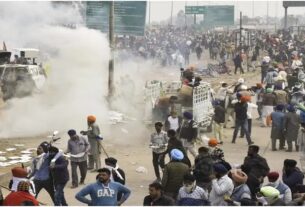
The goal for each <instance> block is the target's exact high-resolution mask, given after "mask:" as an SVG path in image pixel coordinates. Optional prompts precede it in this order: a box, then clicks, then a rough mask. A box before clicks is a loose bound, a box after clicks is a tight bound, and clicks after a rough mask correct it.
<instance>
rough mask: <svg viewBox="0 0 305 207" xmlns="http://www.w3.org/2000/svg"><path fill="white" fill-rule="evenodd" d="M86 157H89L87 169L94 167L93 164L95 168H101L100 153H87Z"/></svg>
mask: <svg viewBox="0 0 305 207" xmlns="http://www.w3.org/2000/svg"><path fill="white" fill-rule="evenodd" d="M88 159H89V167H88V168H89V169H94V165H95V169H96V170H98V169H100V168H101V165H102V164H101V157H100V154H94V155H91V154H90V155H88Z"/></svg>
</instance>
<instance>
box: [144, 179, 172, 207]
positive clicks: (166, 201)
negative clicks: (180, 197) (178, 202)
mask: <svg viewBox="0 0 305 207" xmlns="http://www.w3.org/2000/svg"><path fill="white" fill-rule="evenodd" d="M174 205H175V201H174V199H172V198H171V197H169V196H166V195H164V194H163V192H162V185H161V184H160V183H158V182H155V183H152V184H150V185H149V195H148V196H145V198H144V201H143V206H174Z"/></svg>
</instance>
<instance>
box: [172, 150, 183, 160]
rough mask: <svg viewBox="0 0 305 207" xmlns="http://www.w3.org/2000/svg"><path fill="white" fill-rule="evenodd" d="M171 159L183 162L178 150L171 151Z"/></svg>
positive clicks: (181, 154)
mask: <svg viewBox="0 0 305 207" xmlns="http://www.w3.org/2000/svg"><path fill="white" fill-rule="evenodd" d="M171 158H172V159H173V160H183V158H184V155H183V153H182V152H181V151H180V150H178V149H172V151H171Z"/></svg>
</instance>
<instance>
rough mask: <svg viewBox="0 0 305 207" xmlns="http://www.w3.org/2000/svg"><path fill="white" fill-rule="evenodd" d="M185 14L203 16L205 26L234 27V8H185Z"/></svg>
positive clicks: (226, 6) (225, 6) (223, 6)
mask: <svg viewBox="0 0 305 207" xmlns="http://www.w3.org/2000/svg"><path fill="white" fill-rule="evenodd" d="M185 14H203V15H204V20H203V25H205V26H228V25H234V6H230V5H219V6H185Z"/></svg>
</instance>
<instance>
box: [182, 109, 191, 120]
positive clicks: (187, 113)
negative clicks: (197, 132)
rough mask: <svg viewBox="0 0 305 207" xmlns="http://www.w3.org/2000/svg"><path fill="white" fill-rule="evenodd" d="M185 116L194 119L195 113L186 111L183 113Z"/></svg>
mask: <svg viewBox="0 0 305 207" xmlns="http://www.w3.org/2000/svg"><path fill="white" fill-rule="evenodd" d="M183 117H185V118H187V119H193V114H192V113H190V112H188V111H186V112H184V113H183Z"/></svg>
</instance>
